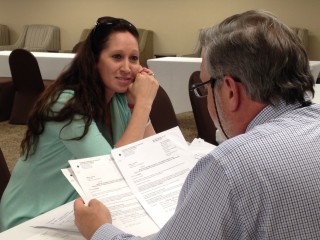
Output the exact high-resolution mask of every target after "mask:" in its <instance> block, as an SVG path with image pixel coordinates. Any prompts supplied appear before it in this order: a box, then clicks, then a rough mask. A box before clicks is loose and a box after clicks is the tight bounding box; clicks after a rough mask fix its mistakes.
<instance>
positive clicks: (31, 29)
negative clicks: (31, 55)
mask: <svg viewBox="0 0 320 240" xmlns="http://www.w3.org/2000/svg"><path fill="white" fill-rule="evenodd" d="M24 48H25V49H27V50H29V51H44V52H58V51H59V50H60V30H59V28H58V27H56V26H52V25H41V24H34V25H29V26H28V31H27V33H26V37H25V41H24Z"/></svg>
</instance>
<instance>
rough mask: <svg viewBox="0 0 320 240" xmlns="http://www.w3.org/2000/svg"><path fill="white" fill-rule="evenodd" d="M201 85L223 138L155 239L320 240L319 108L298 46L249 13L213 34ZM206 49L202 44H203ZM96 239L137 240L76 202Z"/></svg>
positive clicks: (94, 208)
mask: <svg viewBox="0 0 320 240" xmlns="http://www.w3.org/2000/svg"><path fill="white" fill-rule="evenodd" d="M202 37H204V41H203V42H204V48H203V63H202V66H201V79H202V81H203V83H202V84H200V85H198V86H196V87H194V88H193V90H194V91H195V93H196V94H197V95H198V96H200V97H201V96H202V97H204V96H207V100H208V109H209V112H210V115H211V118H212V120H213V122H214V123H215V125H216V126H217V127H218V129H219V130H220V131H221V133H223V134H224V137H225V138H226V139H227V140H226V141H224V142H223V143H222V144H220V145H219V146H218V147H217V148H215V150H213V151H212V152H211V153H210V154H208V155H207V156H206V157H204V158H203V159H201V160H200V161H199V162H198V164H197V165H196V166H195V167H194V169H193V170H192V171H191V172H190V174H189V176H188V178H187V179H186V181H185V184H184V186H183V188H182V191H181V193H180V197H179V201H178V205H177V208H176V211H175V214H174V215H173V216H172V217H171V219H170V220H169V221H168V222H167V224H166V225H165V226H164V227H163V228H162V229H161V230H160V231H159V233H158V234H157V235H156V236H155V239H172V240H177V239H320V187H319V186H320V106H319V105H317V104H312V103H311V101H310V100H309V96H310V95H313V93H314V90H313V84H314V80H313V77H312V75H311V73H310V69H309V63H308V57H307V55H306V52H305V50H304V49H303V47H302V44H301V42H300V41H299V39H298V37H297V36H295V35H294V33H293V32H292V31H291V30H290V28H289V27H287V26H286V25H284V24H283V23H281V22H280V21H279V20H277V18H276V17H274V16H273V15H272V14H270V13H267V12H264V11H248V12H245V13H242V14H238V15H234V16H231V17H229V18H227V19H226V20H224V21H223V22H222V23H221V24H219V25H218V26H215V27H212V28H209V29H207V31H206V32H205V35H204V36H202ZM200 42H201V41H200ZM74 208H75V222H76V225H77V226H78V228H79V230H80V232H81V233H82V234H83V235H84V236H85V237H86V238H91V237H92V239H136V237H134V236H130V235H128V234H125V233H123V232H122V231H121V230H119V229H117V228H115V227H114V226H112V225H111V224H110V223H111V216H110V213H109V211H108V209H107V208H106V207H104V206H103V204H101V203H100V202H99V201H97V200H92V201H91V202H90V204H89V206H88V207H86V206H84V204H83V202H82V200H81V199H78V200H76V201H75V205H74Z"/></svg>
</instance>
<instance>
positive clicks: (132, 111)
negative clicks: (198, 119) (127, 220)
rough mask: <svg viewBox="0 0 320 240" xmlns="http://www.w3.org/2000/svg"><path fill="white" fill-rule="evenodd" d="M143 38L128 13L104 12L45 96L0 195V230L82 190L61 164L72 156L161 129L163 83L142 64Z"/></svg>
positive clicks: (99, 152) (106, 148) (107, 150)
mask: <svg viewBox="0 0 320 240" xmlns="http://www.w3.org/2000/svg"><path fill="white" fill-rule="evenodd" d="M138 37H139V34H138V31H137V29H136V28H135V27H134V26H133V25H132V24H131V23H129V22H128V21H126V20H124V19H118V18H112V17H102V18H99V19H98V21H97V24H96V26H95V27H94V28H93V30H92V31H91V33H90V35H89V36H88V38H87V39H86V41H85V42H84V43H83V44H82V46H81V48H80V50H79V52H78V54H77V55H76V56H75V59H74V60H73V62H72V64H71V65H70V67H69V68H68V69H67V70H66V71H65V72H63V73H62V74H61V76H59V78H58V79H57V80H56V81H55V83H54V84H53V85H51V86H50V87H49V88H48V89H47V90H46V91H45V92H44V94H43V95H42V96H41V97H40V99H39V100H38V102H37V104H36V106H35V108H34V110H33V112H32V113H31V116H30V119H29V121H28V129H27V132H26V135H25V138H24V139H23V141H22V143H21V149H22V155H21V158H20V159H19V160H18V162H17V164H16V166H15V168H14V170H13V173H12V176H11V179H10V182H9V184H8V186H7V188H6V190H5V192H4V194H3V197H2V199H1V203H0V212H1V214H0V230H1V231H3V230H6V229H8V228H11V227H13V226H15V225H17V224H19V223H22V222H24V221H26V220H28V219H30V218H33V217H35V216H37V215H39V214H41V213H44V212H46V211H48V210H50V209H53V208H55V207H57V206H59V205H62V204H64V203H66V202H69V201H71V200H73V199H75V198H76V197H77V196H78V195H77V193H76V191H75V190H74V189H73V187H72V186H71V185H70V184H69V183H68V181H67V180H66V179H65V177H64V176H63V174H62V173H61V171H60V169H62V168H66V167H68V166H69V164H68V160H70V159H77V158H86V157H92V156H98V155H105V154H109V153H110V152H111V149H112V148H113V147H120V146H123V145H126V144H128V143H131V142H134V141H137V140H140V139H142V138H144V137H147V136H150V135H152V134H154V133H155V131H154V129H153V127H152V124H151V123H150V120H149V113H150V110H151V105H152V103H153V100H154V98H155V96H156V93H157V90H158V86H159V85H158V83H157V81H156V80H155V79H154V77H153V74H152V72H151V71H150V70H149V69H147V68H143V67H141V65H140V64H139V47H138ZM106 174H108V173H106Z"/></svg>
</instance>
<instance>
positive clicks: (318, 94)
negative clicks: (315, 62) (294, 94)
mask: <svg viewBox="0 0 320 240" xmlns="http://www.w3.org/2000/svg"><path fill="white" fill-rule="evenodd" d="M314 91H315V93H314V98H313V100H312V101H313V102H314V103H318V104H320V84H316V85H315V87H314Z"/></svg>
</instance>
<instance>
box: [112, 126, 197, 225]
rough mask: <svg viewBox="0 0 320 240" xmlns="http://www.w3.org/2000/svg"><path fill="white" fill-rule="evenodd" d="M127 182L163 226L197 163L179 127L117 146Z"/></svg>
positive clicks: (115, 155) (118, 161)
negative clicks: (146, 138)
mask: <svg viewBox="0 0 320 240" xmlns="http://www.w3.org/2000/svg"><path fill="white" fill-rule="evenodd" d="M112 156H113V157H114V159H115V162H116V164H117V166H118V167H119V169H120V171H121V173H122V175H123V176H124V178H125V180H126V182H127V183H128V185H129V187H130V188H131V190H132V192H133V193H134V195H135V196H136V197H137V199H139V201H140V203H141V204H142V206H143V207H144V209H145V210H146V211H147V212H148V213H149V214H150V216H151V217H152V219H153V220H154V221H155V222H156V224H157V225H158V226H159V227H160V228H161V227H162V226H163V225H164V224H165V223H166V222H167V221H168V220H169V218H170V217H171V216H172V215H173V213H174V210H175V208H176V205H177V201H178V197H179V193H180V189H181V186H182V184H183V182H184V180H185V178H186V176H187V174H188V173H189V171H190V170H191V169H192V167H193V166H194V165H195V164H196V159H195V158H194V156H193V154H192V152H191V151H190V149H189V146H188V145H187V143H186V141H185V140H184V137H183V135H182V133H181V132H180V130H179V128H175V129H172V130H171V131H166V132H163V133H162V134H158V135H155V136H152V137H150V138H149V139H148V140H147V141H139V142H135V143H132V144H129V145H127V146H124V147H121V148H118V149H114V150H113V151H112Z"/></svg>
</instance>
